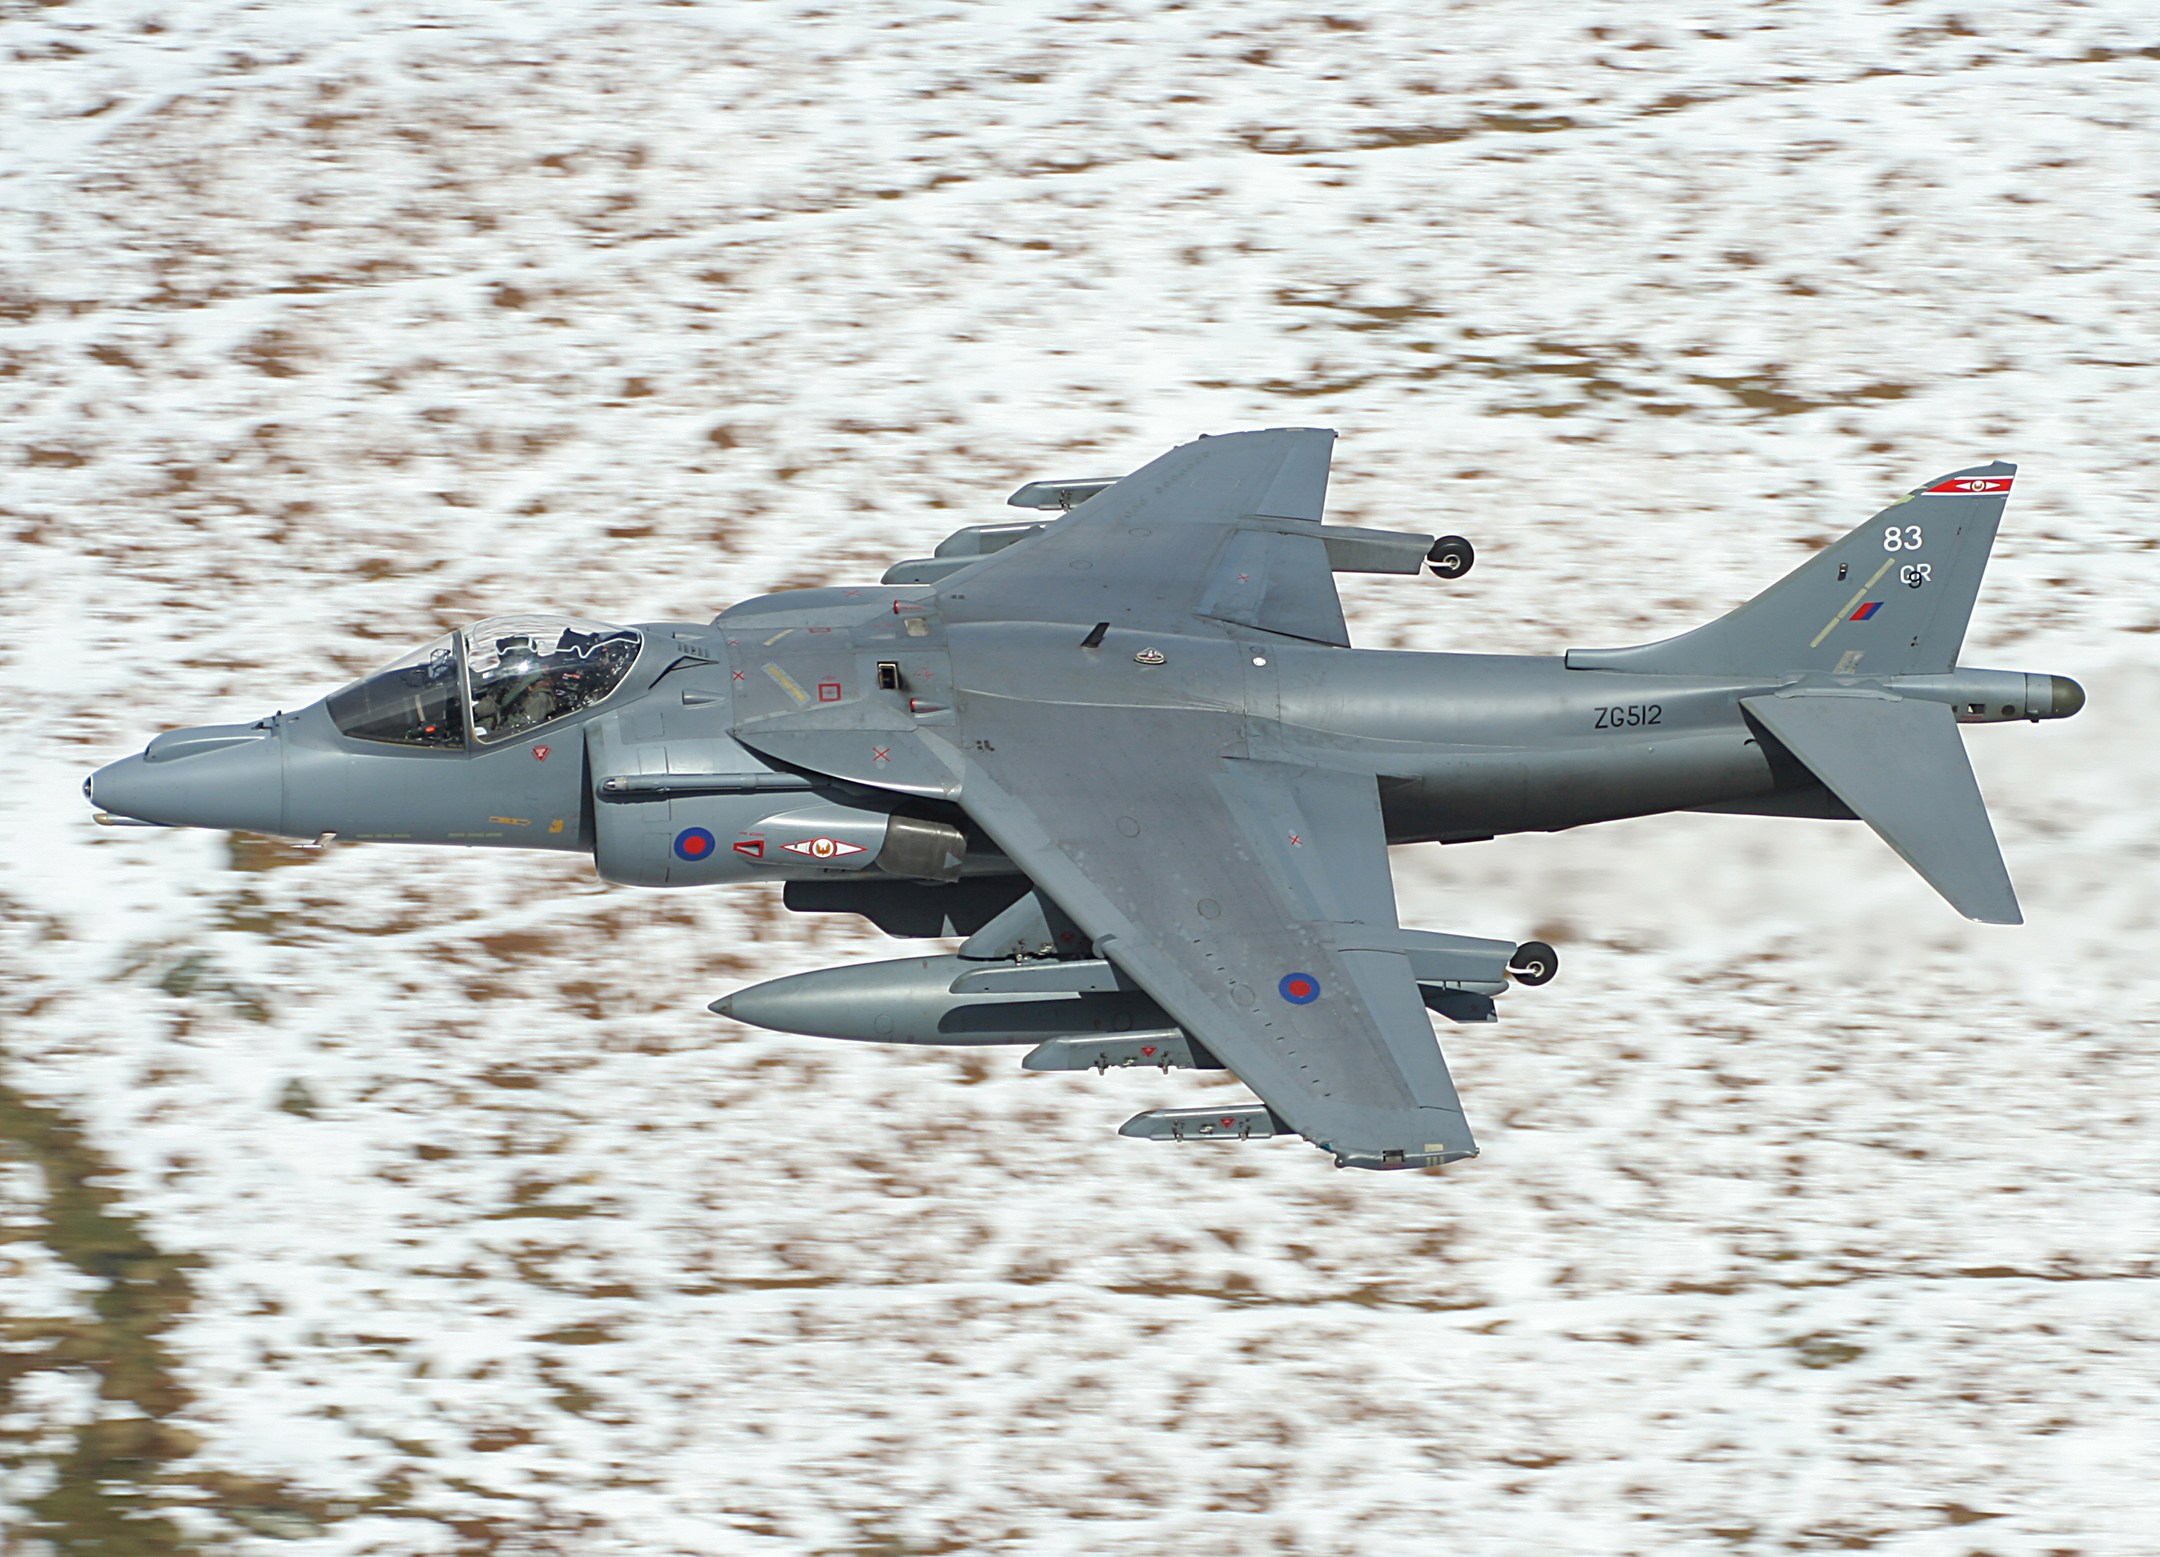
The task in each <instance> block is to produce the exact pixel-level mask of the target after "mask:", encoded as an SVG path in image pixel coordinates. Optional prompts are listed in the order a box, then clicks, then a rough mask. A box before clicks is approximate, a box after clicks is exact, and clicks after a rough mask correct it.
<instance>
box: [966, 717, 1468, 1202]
mask: <svg viewBox="0 0 2160 1557" xmlns="http://www.w3.org/2000/svg"><path fill="white" fill-rule="evenodd" d="M971 711H972V714H973V716H974V718H975V720H977V721H979V722H980V724H979V727H980V728H982V729H985V730H988V731H991V732H994V733H993V734H992V735H991V736H990V738H989V739H988V742H987V746H988V749H978V750H976V751H973V752H971V753H970V754H969V767H968V772H967V775H966V777H965V779H964V781H963V784H962V792H961V803H962V805H963V806H964V807H965V808H966V809H967V811H968V813H969V814H970V815H971V816H972V817H973V818H974V819H975V821H976V822H977V823H978V824H979V825H980V826H981V827H982V828H983V830H984V831H986V832H987V833H989V834H990V836H991V837H992V838H993V839H994V840H995V841H996V842H997V844H998V845H999V847H1000V848H1002V849H1003V850H1004V851H1005V852H1006V854H1007V855H1009V856H1010V857H1011V858H1012V859H1013V861H1014V862H1015V863H1016V864H1018V865H1019V866H1020V867H1021V868H1022V869H1023V870H1025V871H1026V872H1027V874H1028V875H1029V876H1031V877H1032V878H1033V879H1034V880H1035V881H1036V882H1037V883H1038V884H1039V885H1040V886H1041V887H1043V888H1044V889H1045V890H1046V891H1047V892H1048V893H1049V894H1050V895H1051V896H1052V897H1053V898H1055V899H1056V900H1057V902H1058V903H1059V904H1060V905H1061V906H1062V907H1063V908H1064V909H1065V910H1066V911H1067V912H1068V913H1070V914H1071V915H1072V916H1073V918H1074V919H1075V920H1076V921H1078V923H1079V924H1080V925H1081V927H1082V928H1083V929H1085V930H1086V931H1087V932H1088V933H1089V934H1090V935H1091V936H1093V937H1094V938H1095V941H1096V945H1097V949H1098V951H1100V952H1101V953H1103V954H1105V955H1107V956H1108V957H1109V958H1110V959H1111V960H1112V961H1113V962H1115V963H1116V964H1117V965H1118V966H1119V967H1120V968H1122V969H1123V970H1124V971H1125V972H1126V973H1127V974H1128V975H1129V976H1130V977H1131V978H1132V979H1133V980H1134V981H1135V982H1136V983H1138V984H1139V985H1140V986H1141V987H1142V988H1144V989H1145V990H1146V991H1147V992H1148V993H1149V994H1150V995H1152V996H1153V997H1154V998H1155V999H1156V1000H1157V1001H1158V1002H1160V1003H1161V1005H1162V1006H1163V1008H1164V1009H1165V1010H1166V1011H1168V1012H1169V1013H1170V1014H1171V1016H1172V1017H1173V1018H1174V1019H1175V1020H1176V1021H1177V1022H1178V1023H1179V1024H1180V1025H1181V1026H1183V1027H1184V1028H1185V1029H1186V1030H1187V1031H1189V1032H1190V1033H1192V1034H1193V1035H1194V1036H1195V1037H1197V1038H1198V1039H1200V1041H1201V1042H1202V1043H1204V1044H1205V1045H1206V1046H1207V1047H1208V1049H1210V1050H1211V1051H1212V1052H1213V1053H1214V1054H1215V1055H1217V1056H1218V1057H1219V1058H1220V1059H1221V1060H1222V1061H1223V1062H1224V1063H1225V1064H1226V1065H1228V1066H1229V1068H1230V1069H1231V1070H1232V1071H1234V1072H1235V1073H1236V1074H1237V1076H1238V1078H1239V1079H1240V1080H1242V1081H1243V1082H1244V1083H1245V1084H1246V1085H1247V1086H1249V1087H1251V1088H1252V1089H1253V1091H1255V1092H1256V1093H1258V1094H1259V1095H1260V1097H1261V1099H1262V1100H1263V1101H1264V1102H1265V1103H1266V1104H1267V1105H1268V1108H1269V1109H1270V1110H1271V1111H1272V1112H1273V1113H1274V1114H1275V1115H1276V1117H1277V1118H1279V1119H1281V1120H1282V1121H1283V1122H1284V1123H1286V1124H1287V1125H1288V1126H1289V1127H1290V1128H1291V1129H1294V1130H1295V1131H1296V1132H1297V1133H1298V1134H1300V1135H1303V1136H1304V1137H1306V1138H1307V1139H1308V1140H1311V1141H1312V1142H1314V1143H1315V1144H1317V1145H1319V1146H1321V1147H1322V1148H1324V1149H1326V1150H1330V1151H1333V1152H1334V1153H1336V1155H1337V1156H1338V1157H1340V1158H1341V1159H1343V1160H1344V1161H1345V1162H1347V1163H1351V1164H1354V1165H1356V1166H1359V1167H1373V1168H1380V1167H1423V1166H1427V1165H1430V1164H1435V1163H1440V1162H1451V1161H1454V1160H1457V1159H1459V1158H1463V1157H1468V1156H1473V1155H1475V1154H1476V1151H1477V1147H1476V1145H1475V1143H1474V1142H1473V1141H1472V1139H1471V1136H1470V1131H1469V1127H1468V1125H1467V1124H1466V1123H1465V1121H1464V1119H1463V1114H1462V1106H1461V1104H1460V1102H1459V1101H1458V1100H1457V1098H1456V1095H1455V1087H1454V1084H1453V1082H1452V1081H1451V1080H1450V1079H1449V1076H1448V1071H1447V1064H1446V1062H1445V1061H1444V1060H1443V1059H1442V1057H1441V1054H1440V1046H1439V1044H1438V1042H1437V1041H1436V1040H1435V1039H1434V1037H1433V1031H1432V1022H1431V1019H1430V1018H1429V1017H1428V1016H1427V1014H1426V1011H1425V1007H1424V1004H1423V1002H1422V1000H1421V999H1420V997H1419V994H1418V989H1417V984H1416V981H1415V979H1414V978H1413V976H1412V973H1411V969H1410V961H1409V957H1408V955H1407V954H1406V952H1405V951H1404V949H1403V943H1402V938H1401V933H1400V931H1399V930H1398V929H1397V926H1396V921H1395V903H1394V891H1393V885H1392V882H1391V881H1390V879H1389V876H1388V866H1387V848H1386V841H1385V837H1384V835H1383V833H1382V829H1381V822H1380V808H1379V799H1378V790H1377V785H1376V782H1375V780H1374V779H1373V778H1372V776H1371V775H1369V774H1357V773H1345V772H1337V771H1330V770H1325V769H1320V768H1311V767H1301V766H1296V765H1293V764H1289V763H1280V762H1261V761H1254V760H1251V759H1248V758H1245V757H1244V756H1242V755H1240V753H1241V752H1242V750H1243V739H1242V737H1243V724H1242V720H1241V719H1239V718H1238V717H1237V716H1235V715H1232V714H1227V713H1220V712H1211V711H1206V710H1200V709H1191V708H1177V709H1142V708H1132V707H1112V706H1098V705H1074V704H1040V703H1030V702H1026V701H1023V700H1019V699H1006V698H990V697H978V698H976V699H975V700H973V703H972V705H971Z"/></svg>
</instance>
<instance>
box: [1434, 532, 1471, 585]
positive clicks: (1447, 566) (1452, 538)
mask: <svg viewBox="0 0 2160 1557" xmlns="http://www.w3.org/2000/svg"><path fill="white" fill-rule="evenodd" d="M1425 560H1426V561H1427V562H1429V563H1431V564H1432V570H1433V572H1435V573H1437V574H1439V575H1440V577H1442V578H1448V579H1454V578H1461V577H1462V576H1463V575H1464V574H1465V573H1468V572H1469V571H1470V569H1471V568H1472V567H1473V566H1474V565H1475V564H1476V562H1477V551H1476V548H1474V547H1473V546H1471V544H1470V543H1469V542H1468V541H1466V540H1464V539H1463V538H1462V537H1461V536H1459V535H1443V536H1441V537H1440V539H1438V540H1437V541H1434V542H1433V543H1432V550H1431V551H1428V552H1427V553H1425Z"/></svg>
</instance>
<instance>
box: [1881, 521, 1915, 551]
mask: <svg viewBox="0 0 2160 1557" xmlns="http://www.w3.org/2000/svg"><path fill="white" fill-rule="evenodd" d="M1882 549H1883V550H1884V551H1918V550H1919V549H1920V526H1918V525H1917V524H1908V525H1905V526H1902V527H1900V526H1898V525H1894V524H1893V525H1888V526H1886V527H1885V528H1884V530H1883V536H1882Z"/></svg>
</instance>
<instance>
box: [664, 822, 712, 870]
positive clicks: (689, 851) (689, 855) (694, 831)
mask: <svg viewBox="0 0 2160 1557" xmlns="http://www.w3.org/2000/svg"><path fill="white" fill-rule="evenodd" d="M717 847H719V845H717V844H715V843H714V842H713V835H712V834H711V833H709V832H707V831H706V830H705V829H704V828H702V827H685V828H684V829H683V830H682V831H681V832H679V833H677V834H676V835H675V858H677V859H678V860H689V861H690V862H691V863H693V864H695V863H696V862H697V861H699V860H709V859H711V858H712V852H713V850H714V849H716V848H717Z"/></svg>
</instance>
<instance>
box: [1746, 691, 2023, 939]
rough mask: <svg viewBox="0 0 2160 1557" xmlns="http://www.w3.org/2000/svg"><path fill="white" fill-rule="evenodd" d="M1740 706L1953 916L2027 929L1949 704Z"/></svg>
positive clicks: (1803, 697) (1825, 695) (1830, 699)
mask: <svg viewBox="0 0 2160 1557" xmlns="http://www.w3.org/2000/svg"><path fill="white" fill-rule="evenodd" d="M1740 706H1741V707H1742V708H1744V709H1746V710H1747V711H1748V713H1749V714H1750V715H1751V716H1753V717H1754V718H1755V719H1756V720H1758V721H1759V722H1760V723H1761V725H1762V726H1764V727H1765V728H1767V729H1768V730H1769V732H1770V733H1771V734H1772V735H1774V736H1775V737H1777V739H1778V740H1779V741H1781V742H1783V743H1784V745H1785V747H1786V749H1787V750H1789V751H1790V752H1791V753H1792V754H1793V755H1794V756H1795V757H1798V758H1799V759H1800V760H1801V761H1802V762H1803V763H1805V764H1807V767H1808V770H1809V771H1810V772H1812V773H1813V774H1814V775H1815V776H1816V777H1817V778H1819V779H1821V780H1822V781H1823V783H1824V784H1825V785H1827V786H1828V787H1829V789H1830V792H1831V793H1832V794H1834V795H1836V796H1837V797H1838V799H1840V800H1842V801H1844V802H1845V804H1846V805H1848V806H1850V807H1851V808H1852V810H1853V813H1854V814H1855V815H1856V816H1858V817H1859V818H1860V820H1861V821H1863V822H1865V823H1867V824H1868V826H1870V827H1872V828H1873V829H1875V834H1876V836H1877V837H1879V838H1881V839H1882V841H1883V842H1884V843H1887V844H1888V845H1890V847H1891V848H1893V849H1895V850H1896V851H1897V853H1898V856H1899V858H1901V859H1903V860H1904V861H1905V863H1906V864H1908V865H1910V866H1911V867H1912V868H1913V869H1914V870H1916V871H1918V872H1919V873H1920V875H1921V878H1922V879H1923V880H1925V881H1926V882H1927V884H1928V885H1929V886H1931V887H1933V888H1934V889H1935V890H1936V891H1937V892H1940V893H1941V894H1942V895H1943V897H1944V898H1945V899H1946V900H1947V901H1948V902H1949V904H1950V906H1951V907H1952V908H1954V909H1956V910H1957V911H1958V912H1959V913H1961V914H1963V915H1964V916H1965V917H1966V918H1968V919H1977V920H1979V921H1980V922H1981V923H1983V924H2023V923H2024V922H2025V917H2024V915H2023V914H2021V913H2019V912H2018V902H2017V893H2016V891H2015V890H2014V889H2012V887H2011V885H2010V872H2009V871H2007V870H2006V869H2004V868H2003V858H2002V850H2001V849H2000V848H1998V847H1997V846H1996V843H1995V829H1994V828H1993V827H1992V826H1990V825H1989V823H1988V814H1987V802H1986V801H1984V800H1982V799H1981V798H1980V786H1979V784H1977V783H1976V782H1974V779H1973V771H1972V764H1971V763H1970V762H1968V761H1967V760H1966V757H1965V743H1964V741H1962V740H1961V739H1959V737H1958V731H1957V716H1956V715H1955V714H1953V713H1952V712H1951V711H1950V709H1949V708H1948V707H1947V706H1946V705H1944V704H1942V703H1928V702H1919V701H1916V700H1914V699H1910V698H1899V697H1892V696H1889V695H1888V694H1885V693H1880V692H1865V691H1858V690H1846V689H1833V688H1820V687H1818V688H1806V689H1801V688H1795V689H1793V690H1791V691H1788V692H1780V693H1777V694H1775V695H1773V696H1769V697H1747V698H1742V699H1741V700H1740Z"/></svg>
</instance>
